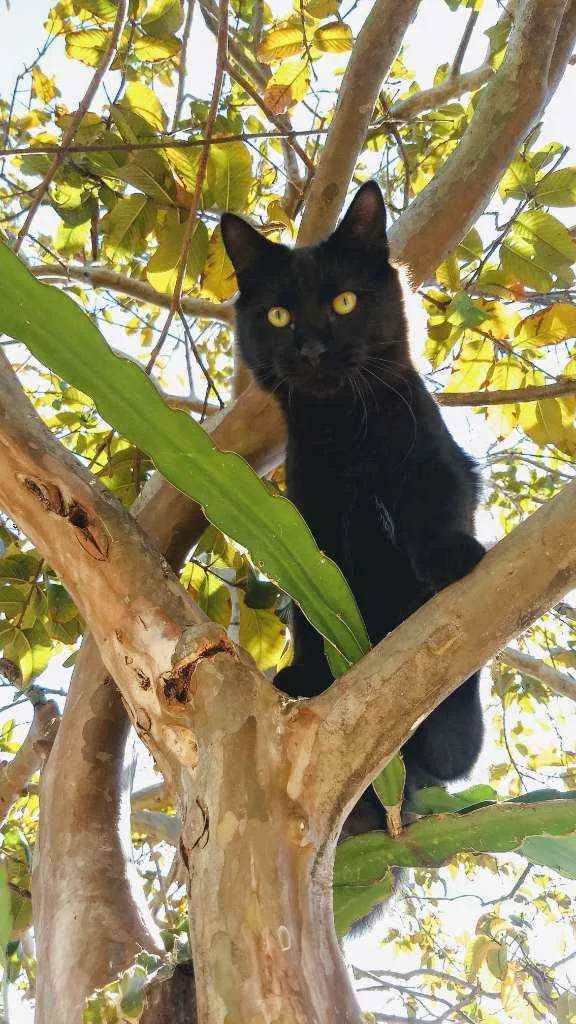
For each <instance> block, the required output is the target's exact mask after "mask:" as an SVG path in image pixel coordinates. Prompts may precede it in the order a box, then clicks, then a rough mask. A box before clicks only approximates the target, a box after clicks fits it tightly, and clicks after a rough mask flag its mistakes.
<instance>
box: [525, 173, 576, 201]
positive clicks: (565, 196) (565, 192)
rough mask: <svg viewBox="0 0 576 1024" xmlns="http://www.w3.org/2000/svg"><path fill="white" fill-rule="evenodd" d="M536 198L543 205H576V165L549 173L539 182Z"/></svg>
mask: <svg viewBox="0 0 576 1024" xmlns="http://www.w3.org/2000/svg"><path fill="white" fill-rule="evenodd" d="M535 198H536V199H537V200H538V202H539V203H542V205H543V206H576V167H562V168H561V169H560V170H558V171H552V172H551V173H550V174H547V175H546V176H545V177H544V178H543V179H542V180H541V181H540V182H538V184H537V186H536V192H535Z"/></svg>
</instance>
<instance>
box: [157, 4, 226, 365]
mask: <svg viewBox="0 0 576 1024" xmlns="http://www.w3.org/2000/svg"><path fill="white" fill-rule="evenodd" d="M219 11H220V24H219V28H218V47H217V52H216V72H215V75H214V87H213V89H212V99H211V100H210V107H209V110H208V116H207V118H206V124H205V126H204V145H203V147H202V152H201V153H200V158H199V160H198V170H197V172H196V182H195V185H194V192H193V194H192V201H191V204H190V213H189V214H188V219H187V221H186V226H185V228H184V234H183V237H182V245H181V247H180V257H179V260H178V272H177V274H176V283H175V285H174V292H173V294H172V299H171V302H170V310H169V312H168V316H167V317H166V323H165V324H164V327H163V328H162V332H161V334H160V338H159V340H158V342H157V344H156V345H155V346H154V349H153V350H152V353H151V355H150V359H149V360H148V365H147V367H146V371H147V372H148V373H149V372H150V370H151V369H152V367H153V366H154V362H155V360H156V359H157V357H158V355H159V354H160V352H161V351H162V346H163V344H164V342H165V340H166V337H167V335H168V331H169V330H170V325H171V323H172V320H173V319H174V316H175V314H176V313H177V312H178V311H179V310H180V300H181V296H182V284H183V282H184V275H185V273H186V264H187V262H188V250H189V249H190V242H191V240H192V234H193V232H194V225H195V224H196V221H197V219H198V207H199V205H200V196H201V194H202V185H203V184H204V175H205V174H206V168H207V166H208V156H209V153H210V143H211V139H212V132H213V131H214V123H215V121H216V114H217V113H218V105H219V103H220V93H221V91H222V82H223V81H224V70H225V65H226V53H227V47H228V0H220V4H219Z"/></svg>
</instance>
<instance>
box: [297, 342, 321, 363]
mask: <svg viewBox="0 0 576 1024" xmlns="http://www.w3.org/2000/svg"><path fill="white" fill-rule="evenodd" d="M325 351H326V345H324V343H323V342H321V341H307V342H305V344H304V345H303V346H302V348H301V349H300V354H301V355H302V357H303V358H304V359H305V360H306V361H307V362H308V363H310V364H311V366H318V364H319V362H320V358H321V356H322V355H323V354H324V352H325Z"/></svg>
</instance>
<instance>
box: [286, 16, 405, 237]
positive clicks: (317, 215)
mask: <svg viewBox="0 0 576 1024" xmlns="http://www.w3.org/2000/svg"><path fill="white" fill-rule="evenodd" d="M418 3H419V0H404V2H403V3H397V2H396V0H375V2H374V5H373V7H372V10H371V11H370V13H369V15H368V17H367V18H366V21H365V22H364V24H363V26H362V28H361V30H360V33H359V35H358V38H357V40H356V43H355V45H354V49H353V50H352V53H351V55H350V60H349V62H348V67H347V68H346V74H345V75H344V79H343V82H342V86H341V89H340V94H339V96H338V103H337V106H336V110H335V113H334V118H333V120H332V124H331V126H330V130H329V132H328V136H327V139H326V142H325V144H324V148H323V150H322V152H321V154H320V159H319V161H318V166H317V168H316V172H315V175H314V178H313V181H312V185H311V188H310V191H309V193H308V197H307V199H306V205H305V209H304V216H303V217H302V222H301V225H300V231H299V233H298V243H299V244H300V245H310V244H311V243H313V242H317V241H318V240H319V239H320V238H322V237H324V236H326V235H328V234H330V232H331V231H332V229H333V228H334V226H335V224H336V221H337V219H338V214H339V213H340V210H341V209H342V205H343V203H344V199H345V198H346V192H347V190H348V185H349V184H350V179H351V178H352V174H353V173H354V167H355V166H356V160H357V159H358V154H359V152H360V151H361V149H362V147H363V145H364V142H365V140H366V133H367V131H368V126H369V124H370V118H371V117H372V111H373V110H374V104H375V103H376V98H377V96H378V92H379V90H380V86H381V85H382V81H383V79H384V78H385V76H386V74H387V73H388V71H389V69H390V66H391V64H392V61H393V60H394V58H395V56H396V54H397V53H398V50H399V49H400V45H401V43H402V40H403V38H404V35H405V33H406V30H407V28H408V26H409V24H410V22H411V21H412V20H413V18H414V17H415V14H416V11H417V9H418Z"/></svg>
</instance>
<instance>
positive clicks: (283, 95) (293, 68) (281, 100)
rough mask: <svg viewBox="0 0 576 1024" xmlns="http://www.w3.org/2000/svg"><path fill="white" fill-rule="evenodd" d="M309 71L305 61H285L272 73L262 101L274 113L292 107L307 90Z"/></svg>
mask: <svg viewBox="0 0 576 1024" xmlns="http://www.w3.org/2000/svg"><path fill="white" fill-rule="evenodd" d="M309 75H310V69H309V66H308V63H307V62H306V61H305V60H297V61H287V62H286V63H285V64H282V66H281V67H280V68H278V70H277V71H275V72H274V74H273V75H272V78H270V79H269V81H268V83H267V85H266V89H265V92H264V99H265V100H266V103H267V104H268V106H269V107H270V109H271V110H274V111H275V113H277V114H281V113H283V111H285V110H288V109H289V108H290V107H293V106H294V105H295V104H296V103H298V102H299V100H301V99H303V97H304V96H305V95H306V90H307V89H308V82H309Z"/></svg>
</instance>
